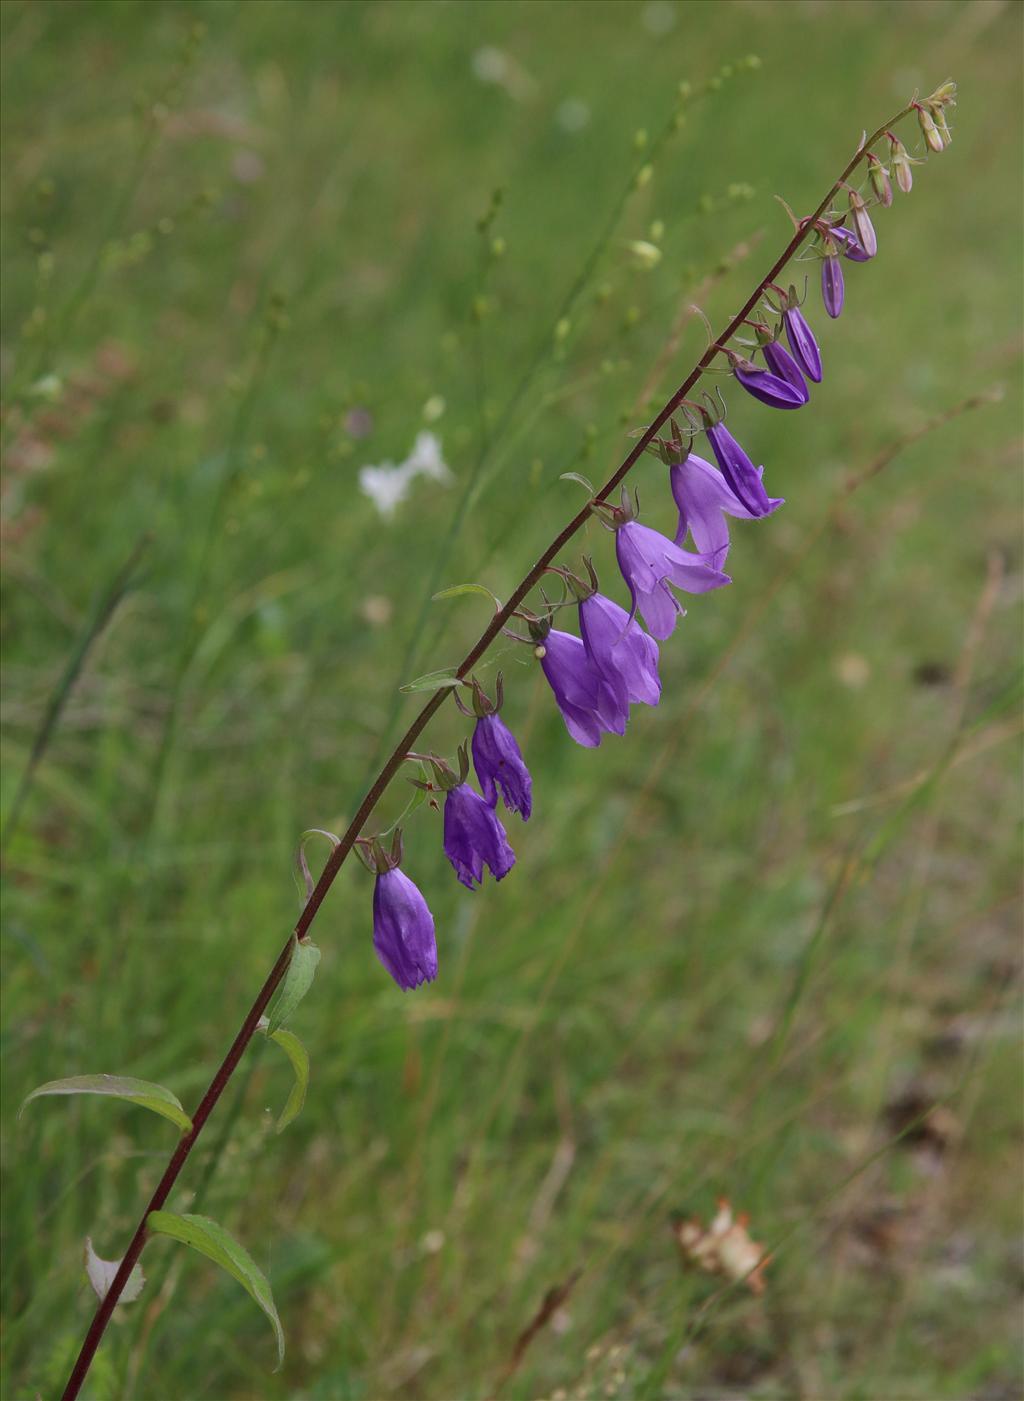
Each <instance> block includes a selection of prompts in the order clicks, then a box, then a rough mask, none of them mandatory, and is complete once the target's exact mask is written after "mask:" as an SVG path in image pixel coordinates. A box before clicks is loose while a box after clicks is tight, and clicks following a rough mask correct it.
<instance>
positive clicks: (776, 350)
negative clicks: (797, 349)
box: [761, 341, 811, 404]
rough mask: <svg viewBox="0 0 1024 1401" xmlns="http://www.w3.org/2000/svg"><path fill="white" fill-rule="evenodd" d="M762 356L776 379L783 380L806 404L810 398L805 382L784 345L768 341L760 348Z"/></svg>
mask: <svg viewBox="0 0 1024 1401" xmlns="http://www.w3.org/2000/svg"><path fill="white" fill-rule="evenodd" d="M761 350H762V353H763V354H764V359H765V364H766V365H767V366H768V368H769V370H771V372H772V374H773V375H775V376H776V378H777V379H781V380H785V382H786V383H787V384H788V385H789V387H790V388H791V389H792V390H794V391H795V392H796V393H797V394H799V395H800V396H801V402H802V403H804V404H806V403H807V400H808V399H809V398H810V397H811V394H810V390H809V389H808V388H807V381H806V380H805V379H804V377H803V372H802V370H801V369H800V366H799V365H798V364H797V362H796V361H795V360H794V359H793V357H792V355H790V353H789V351H788V350H787V349H786V347H785V346H784V345H780V344H779V342H778V341H768V342H767V344H766V345H763V346H762V347H761Z"/></svg>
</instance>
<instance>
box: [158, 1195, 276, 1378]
mask: <svg viewBox="0 0 1024 1401" xmlns="http://www.w3.org/2000/svg"><path fill="white" fill-rule="evenodd" d="M146 1227H147V1229H148V1230H150V1231H155V1232H157V1233H158V1234H159V1235H162V1236H170V1237H171V1239H172V1240H180V1241H181V1242H182V1243H183V1244H184V1245H190V1246H191V1247H192V1249H193V1250H198V1251H199V1254H200V1255H205V1256H206V1257H207V1259H208V1260H212V1261H213V1262H214V1264H215V1265H219V1266H220V1267H221V1269H222V1270H227V1272H228V1274H229V1275H234V1277H235V1279H237V1280H238V1282H239V1284H240V1285H241V1286H242V1288H243V1289H245V1290H246V1292H247V1293H248V1294H249V1296H250V1297H251V1298H252V1299H253V1300H254V1301H255V1302H256V1303H257V1304H258V1305H259V1306H260V1308H261V1309H262V1310H263V1312H264V1313H265V1314H266V1316H267V1318H268V1319H269V1320H270V1323H271V1326H272V1327H273V1329H274V1337H275V1338H276V1339H277V1368H275V1371H276V1370H279V1369H280V1366H281V1363H282V1362H283V1361H284V1329H283V1328H282V1327H281V1320H280V1318H279V1317H278V1315H277V1309H276V1307H275V1305H274V1296H273V1294H272V1293H271V1290H270V1281H269V1280H268V1279H267V1277H266V1275H265V1274H264V1273H263V1271H262V1270H261V1269H260V1267H259V1265H257V1263H256V1261H255V1260H254V1259H253V1258H252V1256H251V1255H250V1254H249V1252H248V1251H247V1250H246V1249H245V1248H244V1247H243V1246H241V1245H239V1243H238V1241H236V1240H235V1238H234V1236H232V1235H231V1234H230V1232H228V1231H226V1230H225V1229H224V1227H223V1226H221V1225H219V1224H218V1222H216V1221H213V1220H211V1219H210V1217H209V1216H192V1215H188V1214H186V1215H183V1216H179V1215H178V1214H177V1213H176V1212H173V1211H151V1212H150V1213H149V1215H148V1216H147V1218H146Z"/></svg>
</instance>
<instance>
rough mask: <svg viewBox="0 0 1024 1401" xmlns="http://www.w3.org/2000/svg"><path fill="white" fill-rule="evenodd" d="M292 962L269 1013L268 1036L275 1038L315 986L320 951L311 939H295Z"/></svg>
mask: <svg viewBox="0 0 1024 1401" xmlns="http://www.w3.org/2000/svg"><path fill="white" fill-rule="evenodd" d="M293 944H294V947H293V949H292V961H291V962H290V963H289V965H288V972H287V973H286V974H285V975H284V982H283V983H282V984H281V989H280V991H279V992H278V994H277V996H276V997H275V998H274V1000H273V1002H272V1003H271V1004H270V1007H269V1009H268V1011H267V1022H268V1024H269V1028H270V1030H269V1032H268V1035H270V1036H273V1034H274V1032H275V1031H276V1030H277V1028H278V1027H279V1026H283V1025H284V1023H285V1022H286V1021H287V1020H288V1018H289V1017H290V1016H291V1014H292V1013H293V1012H294V1011H295V1009H296V1007H297V1006H298V1005H299V1003H300V1002H301V1001H302V999H303V998H304V997H305V995H306V993H307V992H308V991H309V989H310V987H311V986H312V984H313V978H314V976H315V974H316V970H317V965H318V964H319V962H320V950H319V949H318V948H317V946H316V944H314V943H311V942H310V940H309V939H301V940H300V939H294V940H293Z"/></svg>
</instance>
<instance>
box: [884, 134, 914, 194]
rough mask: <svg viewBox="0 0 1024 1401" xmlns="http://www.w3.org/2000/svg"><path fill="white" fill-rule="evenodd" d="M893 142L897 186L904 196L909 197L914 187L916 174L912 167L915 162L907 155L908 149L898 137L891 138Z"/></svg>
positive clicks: (893, 160)
mask: <svg viewBox="0 0 1024 1401" xmlns="http://www.w3.org/2000/svg"><path fill="white" fill-rule="evenodd" d="M889 140H890V141H891V142H892V173H893V175H894V176H895V177H896V185H897V188H898V189H899V190H901V191H902V193H903V194H905V195H909V194H910V191H911V190H912V189H913V187H914V172H913V170H912V169H911V166H912V165H913V164H914V162H913V161H912V160H911V159H910V156H909V155H908V154H907V148H906V146H904V144H903V142H902V141H900V139H899V138H898V137H896V136H890V137H889Z"/></svg>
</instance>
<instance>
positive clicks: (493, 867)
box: [444, 783, 516, 890]
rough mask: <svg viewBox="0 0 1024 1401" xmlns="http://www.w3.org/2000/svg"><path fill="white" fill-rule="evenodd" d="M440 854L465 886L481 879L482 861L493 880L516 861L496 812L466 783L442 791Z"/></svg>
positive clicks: (502, 874)
mask: <svg viewBox="0 0 1024 1401" xmlns="http://www.w3.org/2000/svg"><path fill="white" fill-rule="evenodd" d="M444 854H445V856H447V858H448V860H449V861H450V862H451V863H452V868H453V870H454V871H455V874H456V875H457V876H458V878H459V880H460V881H461V882H462V884H463V885H464V886H466V888H467V889H469V890H472V889H473V888H474V885H473V882H474V881H476V882H477V884H479V883H480V882H482V881H483V878H484V866H485V865H486V866H487V868H488V869H489V871H490V873H491V875H492V876H493V877H494V879H495V880H502V879H504V877H505V876H507V875H508V873H509V871H511V869H512V867H513V866H514V865H515V863H516V854H515V852H514V851H513V850H512V848H511V847H510V846H509V844H508V837H507V836H506V835H505V829H504V827H503V826H502V825H501V823H500V822H499V820H498V816H497V813H496V812H495V810H494V808H492V807H491V805H490V803H489V802H487V800H486V799H485V798H481V796H480V794H479V793H478V792H477V791H476V789H475V788H470V786H469V784H468V783H459V784H457V785H456V786H455V787H454V788H449V789H448V791H447V792H446V793H445V799H444Z"/></svg>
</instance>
